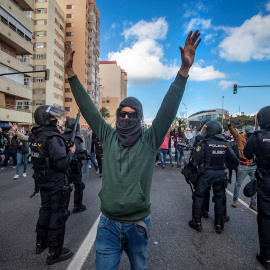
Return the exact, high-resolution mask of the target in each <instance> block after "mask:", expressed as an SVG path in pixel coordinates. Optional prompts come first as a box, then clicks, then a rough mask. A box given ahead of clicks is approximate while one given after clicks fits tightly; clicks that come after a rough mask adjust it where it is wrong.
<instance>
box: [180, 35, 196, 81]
mask: <svg viewBox="0 0 270 270" xmlns="http://www.w3.org/2000/svg"><path fill="white" fill-rule="evenodd" d="M200 35H201V34H200V33H199V30H196V31H195V32H194V33H193V34H192V31H190V32H189V34H188V36H187V38H186V42H185V46H184V48H183V47H181V46H180V47H179V49H180V52H181V59H182V66H181V68H180V71H179V72H180V73H181V74H182V75H183V76H187V75H188V72H189V69H190V67H191V66H192V65H193V63H194V59H195V53H196V49H197V48H198V46H199V44H200V42H201V39H199V40H198V38H199V36H200Z"/></svg>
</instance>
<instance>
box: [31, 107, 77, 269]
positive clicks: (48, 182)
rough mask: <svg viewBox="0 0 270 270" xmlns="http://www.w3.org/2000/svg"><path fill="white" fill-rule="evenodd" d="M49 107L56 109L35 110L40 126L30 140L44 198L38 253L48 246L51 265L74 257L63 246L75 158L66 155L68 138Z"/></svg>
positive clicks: (38, 234) (39, 224)
mask: <svg viewBox="0 0 270 270" xmlns="http://www.w3.org/2000/svg"><path fill="white" fill-rule="evenodd" d="M50 107H53V106H47V105H44V106H41V107H39V108H38V109H37V110H36V112H35V121H36V123H37V124H39V125H40V126H38V127H35V128H33V129H32V134H31V135H30V138H29V141H30V143H31V155H32V164H33V169H34V176H35V178H36V179H37V181H38V185H39V188H40V197H41V208H40V211H39V218H38V221H37V225H36V233H37V242H36V253H37V254H39V253H41V252H43V251H44V250H45V249H46V248H47V246H49V255H48V257H47V261H46V263H47V264H49V265H50V264H53V263H56V262H58V261H62V260H66V259H68V258H70V257H71V256H72V255H73V253H72V251H71V250H69V249H67V248H64V247H63V244H64V236H65V228H66V220H67V219H68V217H69V215H70V212H69V211H68V204H69V199H70V193H71V191H72V189H71V187H70V185H68V179H67V176H66V171H67V169H68V167H69V165H70V163H71V161H72V159H73V158H74V156H73V154H72V152H68V153H67V149H66V144H65V139H64V138H63V137H62V136H61V134H60V133H59V131H58V129H57V127H56V121H57V120H54V121H52V122H50V120H49V119H50V114H49V113H48V112H47V111H48V110H49V109H50ZM43 116H44V117H43ZM45 116H46V117H45ZM43 119H45V120H43Z"/></svg>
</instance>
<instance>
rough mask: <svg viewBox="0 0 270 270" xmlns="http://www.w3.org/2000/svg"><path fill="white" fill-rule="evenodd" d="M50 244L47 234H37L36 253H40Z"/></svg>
mask: <svg viewBox="0 0 270 270" xmlns="http://www.w3.org/2000/svg"><path fill="white" fill-rule="evenodd" d="M48 246H49V241H48V238H47V235H45V234H44V235H40V234H37V238H36V254H40V253H41V252H43V251H44V250H45V249H46V248H47V247H48Z"/></svg>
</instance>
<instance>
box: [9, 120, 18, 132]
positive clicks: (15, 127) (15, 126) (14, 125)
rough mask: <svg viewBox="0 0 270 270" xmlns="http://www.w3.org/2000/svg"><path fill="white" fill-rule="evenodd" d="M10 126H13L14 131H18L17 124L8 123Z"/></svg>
mask: <svg viewBox="0 0 270 270" xmlns="http://www.w3.org/2000/svg"><path fill="white" fill-rule="evenodd" d="M8 125H9V126H11V127H12V128H13V130H14V131H16V130H17V128H18V126H17V125H16V123H13V124H12V123H11V122H8Z"/></svg>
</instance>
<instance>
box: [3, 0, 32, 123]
mask: <svg viewBox="0 0 270 270" xmlns="http://www.w3.org/2000/svg"><path fill="white" fill-rule="evenodd" d="M34 4H35V3H34V1H33V0H1V2H0V29H1V31H0V74H5V73H16V72H27V71H33V62H32V55H33V42H32V35H33V30H34V21H33V20H32V19H31V18H29V17H28V16H27V15H26V14H25V12H30V11H33V10H34ZM31 76H32V74H31V73H27V74H24V73H22V74H14V75H4V76H0V127H2V128H3V127H4V128H5V127H8V122H9V121H11V122H20V123H22V124H24V125H25V126H29V125H31V124H32V107H31V101H32V88H31V85H30V83H29V82H31Z"/></svg>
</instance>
